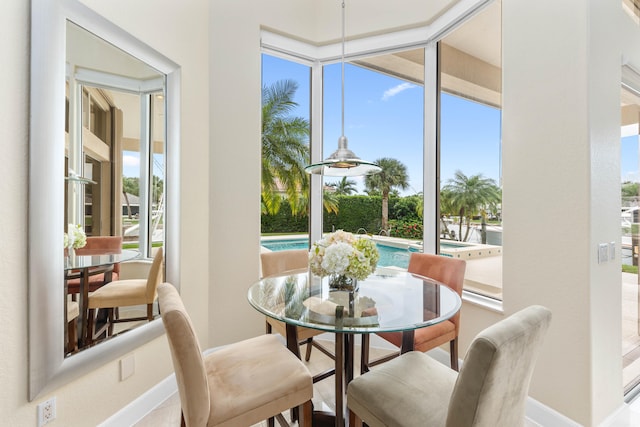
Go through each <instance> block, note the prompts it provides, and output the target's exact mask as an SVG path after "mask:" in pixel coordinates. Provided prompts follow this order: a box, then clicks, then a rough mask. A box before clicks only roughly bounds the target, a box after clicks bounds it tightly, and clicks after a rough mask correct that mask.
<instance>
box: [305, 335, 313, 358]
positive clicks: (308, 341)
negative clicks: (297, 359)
mask: <svg viewBox="0 0 640 427" xmlns="http://www.w3.org/2000/svg"><path fill="white" fill-rule="evenodd" d="M312 347H313V337H310V338H307V353H306V354H305V355H304V360H306V361H307V362H308V361H309V359H311V348H312Z"/></svg>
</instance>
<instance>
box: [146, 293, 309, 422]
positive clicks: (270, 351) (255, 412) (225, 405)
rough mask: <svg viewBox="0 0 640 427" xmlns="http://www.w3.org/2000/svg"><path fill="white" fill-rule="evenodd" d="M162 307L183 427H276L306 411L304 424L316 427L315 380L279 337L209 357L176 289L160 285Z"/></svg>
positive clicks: (250, 342) (234, 346) (229, 348)
mask: <svg viewBox="0 0 640 427" xmlns="http://www.w3.org/2000/svg"><path fill="white" fill-rule="evenodd" d="M158 303H159V305H160V313H161V316H162V322H163V323H164V327H165V330H166V332H167V339H168V341H169V347H170V349H171V358H172V360H173V366H174V369H175V373H176V380H177V383H178V392H179V395H180V404H181V407H182V425H186V426H187V427H202V426H208V427H211V426H229V427H231V426H250V425H253V424H256V423H258V422H260V421H263V420H265V419H268V420H269V421H268V424H269V425H270V426H273V424H274V420H273V418H274V417H278V420H279V421H282V420H283V419H284V418H283V417H282V415H281V413H282V412H283V411H286V410H287V409H291V408H294V407H300V417H299V420H298V421H299V423H300V424H299V425H301V426H310V425H311V412H312V406H311V398H312V397H313V380H312V377H311V374H310V373H309V370H308V369H307V367H306V366H305V365H304V364H303V363H302V362H301V361H300V360H299V359H298V358H297V357H296V356H294V355H293V353H291V352H290V351H289V350H288V349H287V348H286V347H285V346H284V345H283V344H282V342H281V341H280V340H279V339H278V338H277V337H276V336H274V335H261V336H259V337H256V338H250V339H247V340H244V341H240V342H236V343H233V344H229V345H227V346H224V347H221V348H220V349H217V350H214V351H212V352H208V354H207V355H206V356H203V354H202V351H201V349H200V344H199V343H198V338H197V336H196V334H195V331H194V329H193V325H192V323H191V319H190V318H189V314H188V313H187V311H186V310H185V308H184V304H183V302H182V299H181V298H180V295H179V294H178V292H177V290H176V289H175V287H174V286H173V285H171V284H169V283H163V284H161V285H160V286H159V287H158Z"/></svg>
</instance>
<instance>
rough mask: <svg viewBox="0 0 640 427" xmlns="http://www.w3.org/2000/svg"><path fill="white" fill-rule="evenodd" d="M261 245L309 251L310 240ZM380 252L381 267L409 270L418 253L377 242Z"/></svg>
mask: <svg viewBox="0 0 640 427" xmlns="http://www.w3.org/2000/svg"><path fill="white" fill-rule="evenodd" d="M260 244H261V245H262V246H264V247H265V248H267V249H269V250H272V251H284V250H288V249H309V239H307V238H300V239H279V240H265V239H263V240H262V241H261V242H260ZM376 246H377V247H378V252H380V260H379V261H378V266H379V267H391V266H395V267H400V268H407V267H408V266H409V256H410V254H411V252H417V251H416V250H415V249H413V248H409V249H404V248H394V247H392V246H387V245H383V244H380V242H376Z"/></svg>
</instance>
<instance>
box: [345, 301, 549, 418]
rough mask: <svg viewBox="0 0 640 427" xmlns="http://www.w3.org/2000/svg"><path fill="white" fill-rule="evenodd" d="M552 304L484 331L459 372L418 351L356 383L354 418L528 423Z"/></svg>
mask: <svg viewBox="0 0 640 427" xmlns="http://www.w3.org/2000/svg"><path fill="white" fill-rule="evenodd" d="M550 322H551V312H550V311H549V310H548V309H547V308H545V307H542V306H530V307H527V308H525V309H523V310H521V311H519V312H517V313H515V314H513V315H511V316H510V317H508V318H506V319H504V320H502V321H500V322H498V323H495V324H494V325H492V326H490V327H488V328H487V329H485V330H484V331H482V332H480V333H479V334H478V335H477V336H476V337H475V339H474V340H473V342H472V343H471V346H470V347H469V351H468V352H467V355H466V357H465V359H464V363H463V365H462V369H461V370H460V373H458V372H456V371H454V370H452V369H449V368H448V367H446V366H445V365H443V364H442V363H440V362H437V361H435V360H434V359H432V358H431V357H429V356H428V355H426V354H425V353H422V352H419V351H412V352H409V353H405V354H403V355H402V356H400V357H398V358H397V359H394V360H392V361H390V362H388V363H385V364H384V365H382V366H380V367H378V368H376V369H374V370H372V371H370V372H368V373H365V374H363V375H361V376H359V377H358V378H356V379H354V380H353V381H351V383H349V387H348V389H347V407H348V409H349V419H350V423H349V425H350V426H361V425H362V422H363V421H364V422H366V423H367V425H369V426H370V427H379V426H399V427H400V426H402V427H414V426H415V427H417V426H420V427H432V426H443V427H444V426H446V427H471V426H475V427H479V426H483V427H489V426H490V427H494V426H510V427H511V426H513V427H517V426H522V425H524V415H525V402H526V398H527V394H528V391H529V383H530V381H531V375H532V373H533V369H534V366H535V361H536V359H537V356H538V353H539V352H540V347H541V345H542V341H543V338H544V336H545V334H546V331H547V329H548V327H549V324H550Z"/></svg>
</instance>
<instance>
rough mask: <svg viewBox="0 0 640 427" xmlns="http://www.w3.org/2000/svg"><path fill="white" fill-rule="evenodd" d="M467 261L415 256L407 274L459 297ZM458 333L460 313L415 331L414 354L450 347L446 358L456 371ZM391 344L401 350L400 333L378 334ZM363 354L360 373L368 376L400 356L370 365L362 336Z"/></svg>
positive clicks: (367, 341)
mask: <svg viewBox="0 0 640 427" xmlns="http://www.w3.org/2000/svg"><path fill="white" fill-rule="evenodd" d="M466 265H467V264H466V261H464V260H461V259H456V258H451V257H446V256H441V255H432V254H423V253H417V252H414V253H412V254H411V258H409V267H408V268H407V270H408V271H409V273H415V274H419V275H420V276H424V277H429V278H431V279H434V280H437V281H438V282H441V283H443V284H445V285H447V286H448V287H450V288H451V289H453V290H454V291H456V292H457V293H458V295H459V296H460V297H462V286H463V284H464V272H465V269H466ZM459 330H460V311H458V312H457V313H456V314H455V316H453V317H452V318H451V319H449V320H445V321H444V322H440V323H438V324H435V325H432V326H428V327H426V328H420V329H416V330H415V332H414V339H413V347H414V350H418V351H421V352H425V351H429V350H431V349H433V348H436V347H438V346H440V345H442V344H446V343H447V342H448V343H449V354H450V359H451V369H454V370H456V371H457V370H458V332H459ZM377 335H378V336H379V337H381V338H384V339H385V340H386V341H388V342H390V343H391V344H393V345H395V346H397V347H401V345H402V332H384V333H378V334H377ZM362 349H363V351H362V354H361V366H362V368H361V371H362V372H367V371H368V370H369V367H370V366H375V365H377V364H380V363H382V362H386V361H388V360H391V359H393V358H396V357H398V356H399V355H400V353H399V352H398V353H394V354H391V355H389V356H385V357H382V358H380V359H376V360H373V361H369V335H368V334H362Z"/></svg>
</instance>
